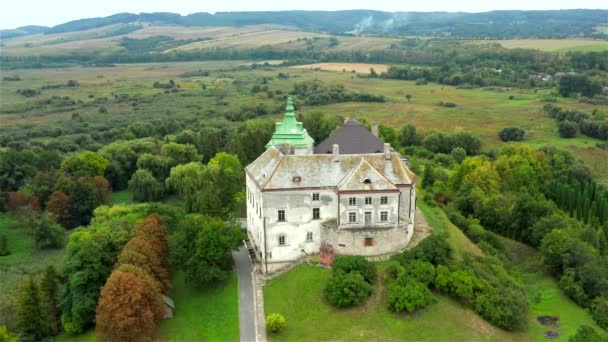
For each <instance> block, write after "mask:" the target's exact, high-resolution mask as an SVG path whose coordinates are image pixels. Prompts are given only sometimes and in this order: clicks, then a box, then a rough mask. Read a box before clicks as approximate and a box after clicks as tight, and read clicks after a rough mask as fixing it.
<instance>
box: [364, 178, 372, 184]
mask: <svg viewBox="0 0 608 342" xmlns="http://www.w3.org/2000/svg"><path fill="white" fill-rule="evenodd" d="M363 184H372V180H371V179H369V178H365V179H363Z"/></svg>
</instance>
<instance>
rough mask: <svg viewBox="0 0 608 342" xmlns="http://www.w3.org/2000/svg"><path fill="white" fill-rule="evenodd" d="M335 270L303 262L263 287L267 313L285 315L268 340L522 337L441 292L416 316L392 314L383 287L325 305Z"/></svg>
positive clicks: (441, 339) (418, 339) (412, 339)
mask: <svg viewBox="0 0 608 342" xmlns="http://www.w3.org/2000/svg"><path fill="white" fill-rule="evenodd" d="M330 276H331V271H330V270H327V269H321V268H316V267H312V266H308V265H302V266H299V267H297V268H295V269H293V270H292V271H290V272H289V273H287V274H286V275H284V276H282V277H280V278H277V279H275V280H273V281H271V282H270V283H269V284H268V285H266V286H265V288H264V305H265V312H266V314H267V315H268V314H271V313H274V312H278V313H281V314H283V315H284V316H285V318H286V320H287V326H286V328H285V330H283V331H282V332H280V333H278V334H269V335H268V339H269V341H313V340H314V341H330V340H331V341H470V340H475V341H497V340H500V341H520V340H522V339H525V337H524V336H523V335H522V334H520V333H508V332H505V331H502V330H500V329H497V328H495V327H493V326H492V325H490V324H489V323H487V322H485V321H484V320H482V319H481V318H479V316H477V315H476V314H475V313H474V312H473V311H471V310H469V309H466V308H464V307H463V306H461V305H460V304H458V303H457V302H456V301H454V300H452V299H450V298H447V297H444V296H437V299H438V302H437V303H436V304H434V305H431V306H430V307H428V308H426V309H424V310H422V311H419V312H417V313H415V314H412V315H405V314H394V313H391V312H390V311H389V310H388V309H387V307H386V303H385V302H384V297H385V293H384V292H385V289H384V288H382V287H381V286H380V285H379V284H376V292H375V293H374V294H373V295H372V296H371V297H370V298H369V299H368V300H367V302H366V303H365V304H364V305H363V306H361V307H356V308H352V309H347V310H339V309H336V308H333V307H332V306H330V305H329V304H327V303H326V302H325V300H324V296H323V288H324V287H325V284H326V283H327V280H328V279H329V277H330Z"/></svg>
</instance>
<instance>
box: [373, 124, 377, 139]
mask: <svg viewBox="0 0 608 342" xmlns="http://www.w3.org/2000/svg"><path fill="white" fill-rule="evenodd" d="M372 134H373V135H374V136H375V137H376V138H377V137H378V123H377V122H372Z"/></svg>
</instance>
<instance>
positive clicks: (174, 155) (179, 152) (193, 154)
mask: <svg viewBox="0 0 608 342" xmlns="http://www.w3.org/2000/svg"><path fill="white" fill-rule="evenodd" d="M160 154H161V155H162V156H165V157H169V158H171V159H173V164H174V165H178V164H186V163H190V162H199V161H200V160H201V157H200V156H199V155H198V153H197V151H196V147H195V146H194V145H190V144H186V145H182V144H177V143H168V144H164V145H163V147H162V148H161V149H160Z"/></svg>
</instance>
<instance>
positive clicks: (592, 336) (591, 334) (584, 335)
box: [568, 325, 608, 342]
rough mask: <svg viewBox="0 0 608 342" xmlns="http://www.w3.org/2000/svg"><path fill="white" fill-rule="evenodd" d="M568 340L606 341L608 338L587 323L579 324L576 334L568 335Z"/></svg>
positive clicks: (584, 341) (607, 341)
mask: <svg viewBox="0 0 608 342" xmlns="http://www.w3.org/2000/svg"><path fill="white" fill-rule="evenodd" d="M568 342H608V338H606V337H604V336H602V335H600V334H599V333H598V332H597V331H595V329H593V328H592V327H590V326H588V325H581V326H580V327H579V328H578V330H577V331H576V334H574V335H572V336H570V338H569V339H568Z"/></svg>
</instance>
